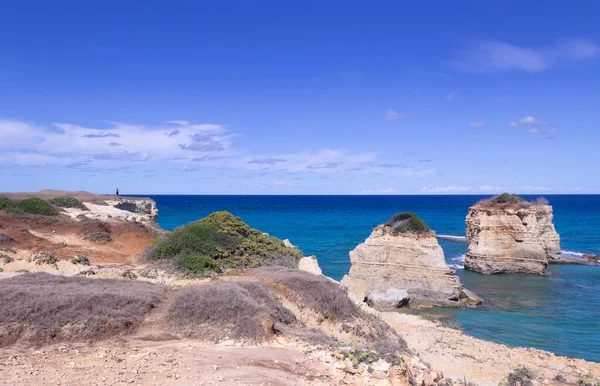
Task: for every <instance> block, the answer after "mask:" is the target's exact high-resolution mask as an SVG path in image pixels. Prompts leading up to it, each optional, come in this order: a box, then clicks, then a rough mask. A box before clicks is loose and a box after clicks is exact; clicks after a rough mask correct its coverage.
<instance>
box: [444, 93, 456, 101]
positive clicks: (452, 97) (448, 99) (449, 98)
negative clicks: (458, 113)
mask: <svg viewBox="0 0 600 386" xmlns="http://www.w3.org/2000/svg"><path fill="white" fill-rule="evenodd" d="M455 96H456V93H455V92H454V91H451V92H450V93H449V94H448V95H447V96H446V100H447V101H451V100H453V99H454V97H455Z"/></svg>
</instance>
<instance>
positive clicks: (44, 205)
mask: <svg viewBox="0 0 600 386" xmlns="http://www.w3.org/2000/svg"><path fill="white" fill-rule="evenodd" d="M16 207H17V208H18V209H20V210H22V211H23V212H25V213H31V214H39V215H44V216H56V215H57V214H58V212H57V211H56V209H54V207H53V206H52V205H51V204H50V203H49V202H48V201H45V200H42V199H41V198H26V199H24V200H21V201H19V202H18V203H17V205H16Z"/></svg>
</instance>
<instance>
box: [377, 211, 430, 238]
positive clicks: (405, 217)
mask: <svg viewBox="0 0 600 386" xmlns="http://www.w3.org/2000/svg"><path fill="white" fill-rule="evenodd" d="M385 225H387V226H388V227H390V232H391V233H392V234H399V233H407V232H412V233H427V232H429V226H427V224H426V223H425V221H423V220H421V219H420V218H419V216H417V215H416V214H414V213H412V212H403V213H398V214H395V215H394V216H392V219H391V220H390V221H388V222H387V223H386V224H385Z"/></svg>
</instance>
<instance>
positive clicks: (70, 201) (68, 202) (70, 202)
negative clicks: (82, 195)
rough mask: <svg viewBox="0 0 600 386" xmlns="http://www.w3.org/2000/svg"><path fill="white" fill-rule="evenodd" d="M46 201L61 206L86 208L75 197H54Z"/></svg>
mask: <svg viewBox="0 0 600 386" xmlns="http://www.w3.org/2000/svg"><path fill="white" fill-rule="evenodd" d="M48 202H49V203H51V204H52V205H56V206H58V207H61V208H79V209H83V210H88V209H87V207H86V206H85V205H84V204H83V202H81V201H79V200H78V199H76V198H75V197H56V198H52V199H50V200H48Z"/></svg>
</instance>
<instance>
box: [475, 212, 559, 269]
mask: <svg viewBox="0 0 600 386" xmlns="http://www.w3.org/2000/svg"><path fill="white" fill-rule="evenodd" d="M552 217H553V214H552V207H551V206H550V205H542V204H535V203H529V204H524V205H500V206H494V205H490V204H485V203H483V204H476V205H474V206H472V207H471V208H470V209H469V213H468V215H467V218H466V232H467V242H468V244H469V247H468V249H467V256H466V259H465V268H466V269H469V270H471V271H475V272H480V273H486V274H493V273H533V274H544V273H545V272H546V266H547V265H548V262H549V260H550V261H552V260H558V259H559V257H560V237H559V235H558V233H556V230H555V229H554V225H553V224H552Z"/></svg>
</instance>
